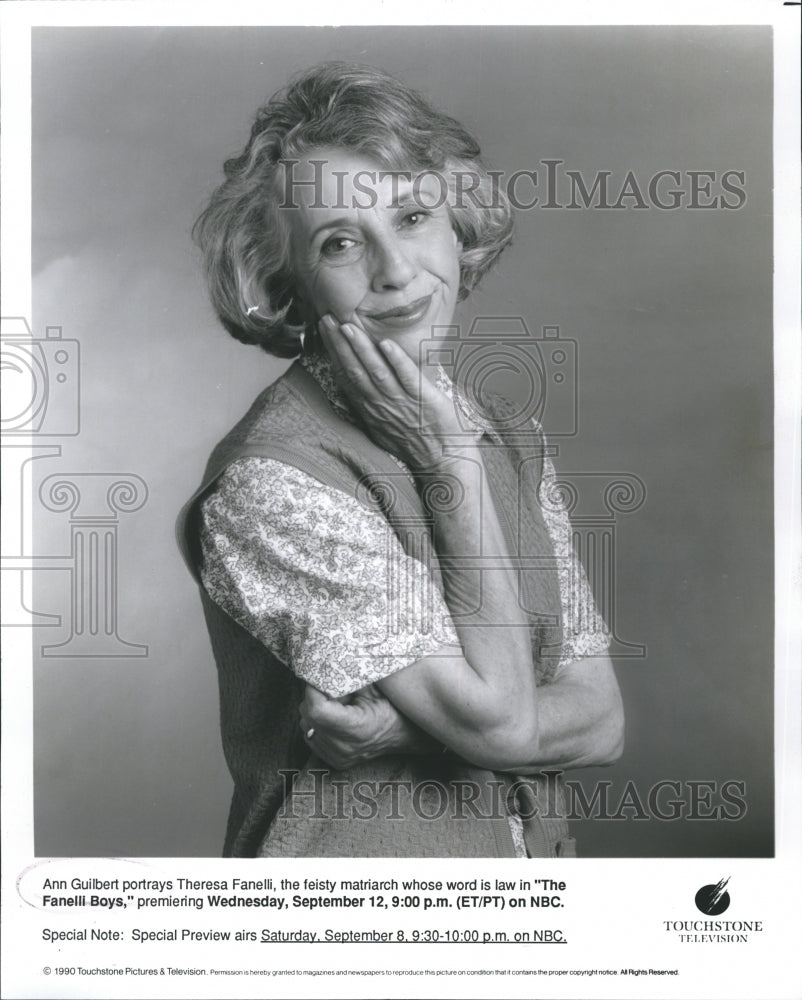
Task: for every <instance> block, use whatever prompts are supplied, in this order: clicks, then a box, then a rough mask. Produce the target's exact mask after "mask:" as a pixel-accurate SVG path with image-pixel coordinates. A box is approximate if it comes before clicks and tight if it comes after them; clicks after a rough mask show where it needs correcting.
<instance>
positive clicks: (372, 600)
mask: <svg viewBox="0 0 802 1000" xmlns="http://www.w3.org/2000/svg"><path fill="white" fill-rule="evenodd" d="M201 546H202V552H203V566H202V571H201V578H202V581H203V585H204V587H205V589H206V591H207V592H208V594H209V596H210V597H211V598H212V600H214V601H215V602H216V603H217V604H219V605H220V607H222V608H223V609H224V610H225V611H226V612H227V613H228V614H230V615H231V616H232V617H233V618H234V619H235V620H236V621H237V622H239V624H240V625H242V626H243V627H244V628H246V629H247V630H248V631H249V632H250V633H251V634H252V635H254V636H256V637H257V638H258V639H259V640H260V641H261V642H263V643H264V645H265V646H267V647H268V648H269V649H270V650H271V651H272V652H273V653H274V654H275V655H276V656H277V657H278V658H279V659H280V660H281V661H282V662H284V663H285V664H286V665H287V666H288V667H289V668H290V669H291V670H292V671H293V672H294V673H295V674H297V675H298V676H299V677H301V678H303V679H304V680H305V681H307V682H308V683H310V684H312V685H314V686H315V687H317V688H319V689H320V690H322V691H324V692H325V693H326V694H329V695H331V696H333V697H339V696H342V695H346V694H350V693H351V692H353V691H356V690H358V689H359V688H362V687H364V686H365V685H367V684H371V683H373V682H375V681H377V680H381V679H382V678H383V677H387V676H389V675H390V674H393V673H395V672H396V671H398V670H400V669H402V668H403V667H406V666H409V665H410V664H412V663H414V662H415V661H416V660H418V659H420V658H421V657H423V656H426V655H428V654H431V653H435V652H437V651H439V650H442V648H443V646H449V645H451V646H453V645H454V644H457V645H458V644H459V640H458V638H457V635H456V632H455V630H454V626H453V624H452V622H451V618H450V615H449V612H448V608H447V607H446V604H445V601H444V600H443V597H442V595H441V593H440V591H439V589H438V588H437V587H436V586H435V585H434V582H433V579H432V575H431V573H430V572H429V570H428V568H427V567H426V566H425V565H424V563H423V562H421V561H419V560H418V559H415V558H412V557H410V556H408V555H407V554H406V553H405V551H404V549H403V548H402V546H401V544H400V542H399V541H398V539H397V537H396V535H395V532H394V531H393V530H392V528H391V526H390V525H389V524H388V523H387V522H386V521H385V519H384V518H383V517H382V516H381V515H380V514H378V513H376V512H374V511H371V510H368V509H367V508H365V507H363V506H362V505H361V504H360V503H359V502H358V501H357V500H356V499H354V498H353V497H349V496H348V495H347V494H345V493H343V492H342V491H340V490H337V489H335V488H333V487H329V486H326V485H324V484H323V483H320V482H319V481H318V480H316V479H314V478H313V477H312V476H309V475H307V474H306V473H304V472H302V471H300V470H299V469H296V468H295V467H294V466H291V465H286V464H285V463H282V462H278V461H274V460H272V459H262V458H244V459H239V460H238V461H236V462H234V463H232V465H230V466H229V467H228V469H227V470H226V471H225V472H224V473H223V475H222V476H221V477H220V478H219V480H218V481H217V484H216V486H215V489H214V491H213V492H212V493H211V494H210V495H208V496H207V497H206V499H205V500H204V501H203V503H202V506H201Z"/></svg>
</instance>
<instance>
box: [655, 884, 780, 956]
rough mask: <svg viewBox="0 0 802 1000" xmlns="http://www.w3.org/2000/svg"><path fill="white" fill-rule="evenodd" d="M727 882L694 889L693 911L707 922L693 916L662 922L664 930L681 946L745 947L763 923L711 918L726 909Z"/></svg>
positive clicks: (728, 900) (761, 931)
mask: <svg viewBox="0 0 802 1000" xmlns="http://www.w3.org/2000/svg"><path fill="white" fill-rule="evenodd" d="M728 882H729V878H725V879H721V881H720V882H716V883H715V885H714V884H713V883H710V884H709V885H703V886H702V888H701V889H699V890H697V892H696V895H695V896H694V902H695V903H696V909H697V910H699V911H700V912H701V913H703V914H704V916H705V917H706V918H707V919H700V918H699V917H696V918H695V919H694V920H663V921H661V923H662V924H663V929H664V930H665V931H667V932H668V933H670V934H676V935H677V939H678V940H679V941H680V942H681V943H682V944H705V945H713V944H746V943H747V942H748V941H751V940H752V938H753V937H754V935H755V934H762V933H763V930H764V928H763V921H762V920H752V919H748V920H716V919H711V918H715V917H717V916H719V915H720V914H722V913H724V911H725V910H727V909H728V908H729V905H730V894H729V893H728V892H727V883H728ZM686 898H687V897H686Z"/></svg>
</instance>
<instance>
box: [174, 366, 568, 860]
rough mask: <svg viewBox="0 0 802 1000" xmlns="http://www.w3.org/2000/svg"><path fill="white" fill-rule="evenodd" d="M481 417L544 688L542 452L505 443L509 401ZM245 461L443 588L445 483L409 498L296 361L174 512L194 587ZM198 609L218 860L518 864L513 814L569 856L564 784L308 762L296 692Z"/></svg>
mask: <svg viewBox="0 0 802 1000" xmlns="http://www.w3.org/2000/svg"><path fill="white" fill-rule="evenodd" d="M486 410H487V413H488V415H489V417H490V418H491V420H492V421H493V425H494V428H495V430H496V431H497V432H498V434H499V436H500V438H501V440H502V441H503V442H504V444H503V446H500V445H497V444H493V443H492V442H491V441H490V439H489V437H488V436H487V435H485V436H484V437H483V438H482V440H481V442H480V448H481V451H482V458H483V464H484V468H485V470H486V475H487V479H488V482H489V486H490V490H491V493H492V498H493V502H494V504H495V507H496V510H497V512H498V516H499V520H500V522H501V524H502V528H503V530H504V533H505V538H506V541H507V544H508V551H509V554H510V555H511V556H512V557H513V558H514V559H518V560H519V562H518V564H517V576H518V583H519V587H518V599H519V603H520V606H521V608H522V609H523V610H524V611H525V613H526V615H527V618H528V621H529V625H530V635H531V639H532V653H533V662H534V664H535V670H536V673H537V681H538V683H539V684H540V683H547V682H548V681H549V680H550V678H551V675H552V674H553V671H554V669H555V667H556V664H557V662H558V660H559V655H560V649H561V642H562V624H561V612H560V593H559V583H558V579H557V573H556V563H555V557H554V551H553V547H552V545H551V541H550V538H549V536H548V532H547V530H546V527H545V524H544V521H543V516H542V512H541V509H540V506H539V503H538V489H539V486H540V480H541V474H542V459H543V449H542V445H541V444H539V443H537V442H536V443H534V444H532V443H531V442H529V441H528V440H527V438H526V436H521V435H518V437H519V438H521V440H519V441H516V440H515V435H514V434H511V433H508V432H507V431H505V429H504V423H505V419H506V418H507V417H508V416H509V412H510V411H509V406H508V404H505V403H504V401H503V400H500V399H494V400H491V401H489V403H488V404H487V406H486ZM246 457H258V458H269V459H276V460H278V461H281V462H285V463H287V464H290V465H293V466H295V467H296V468H298V469H300V470H301V471H303V472H305V473H307V474H308V475H310V476H312V477H314V478H315V479H317V480H318V481H320V482H321V483H323V484H325V485H327V486H329V487H333V488H335V489H338V490H341V491H342V492H343V493H345V494H347V495H348V496H350V497H353V498H355V499H356V500H357V501H359V502H360V503H361V504H363V505H364V506H366V507H367V508H368V509H370V510H372V511H374V512H377V513H379V514H381V515H382V516H383V517H384V518H385V519H386V520H387V522H388V523H389V524H390V525H391V527H392V529H393V531H394V532H395V534H396V536H397V538H398V540H399V542H400V543H401V545H402V547H403V548H404V551H405V552H406V553H407V555H409V556H412V557H414V558H418V559H424V560H425V562H426V565H427V566H428V568H429V571H430V573H431V576H432V578H433V581H434V584H435V585H436V586H438V587H440V588H441V589H442V579H441V572H440V567H439V564H438V559H437V552H436V545H435V540H434V539H433V537H432V530H433V518H432V516H431V511H432V509H433V506H434V505H436V504H440V505H441V507H440V509H441V510H445V511H447V509H448V507H447V505H448V504H449V503H453V502H455V498H454V496H453V495H449V494H450V491H449V489H448V487H447V484H446V486H445V488H444V486H443V483H442V481H438V483H437V484H434V483H433V484H432V489H431V490H427V488H426V483H425V481H424V482H423V483H421V482H418V484H417V488H416V483H415V481H413V480H412V478H411V477H410V476H409V474H408V473H407V472H406V471H404V470H403V469H402V468H401V467H400V466H399V464H398V463H397V462H396V461H395V460H394V459H393V457H392V456H391V455H389V454H388V453H387V452H385V451H384V450H382V449H381V448H379V447H377V446H376V445H375V444H374V443H373V442H372V441H371V440H370V438H369V437H368V436H367V435H366V434H365V433H364V432H363V431H362V430H361V429H360V428H359V427H358V426H356V425H355V424H352V423H350V422H349V421H347V420H345V419H342V418H341V417H339V416H338V415H337V414H336V413H335V411H334V410H333V409H332V407H331V405H330V403H329V402H328V400H327V398H326V396H325V394H324V393H323V391H322V389H321V387H320V386H319V385H318V383H317V382H316V381H315V379H314V378H313V377H312V376H311V375H310V374H309V373H308V372H307V371H306V370H305V369H304V368H303V367H302V366H301V365H300V364H299V363H297V362H296V363H295V364H294V365H292V366H291V368H290V369H289V370H288V371H287V372H286V373H285V374H284V375H283V376H282V377H281V378H280V379H278V380H277V381H276V382H275V383H274V384H273V385H271V386H270V387H269V388H268V389H266V390H265V391H264V392H263V393H261V395H260V396H259V397H258V398H257V399H256V401H255V402H254V404H253V406H252V407H251V408H250V410H249V411H248V413H247V414H246V415H245V416H244V417H243V418H242V420H240V421H239V423H238V424H237V425H236V426H235V427H234V428H233V429H232V430H231V431H230V432H229V433H228V434H227V435H226V436H225V438H223V440H222V441H221V442H220V443H219V444H218V445H217V447H216V448H215V449H214V450H213V452H212V454H211V457H210V459H209V462H208V464H207V467H206V472H205V474H204V477H203V481H202V483H201V485H200V487H199V488H198V489H197V490H196V491H195V493H194V494H193V496H192V497H191V498H190V500H189V501H188V502H187V504H186V505H185V506H184V508H183V509H182V511H181V514H180V515H179V519H178V525H177V536H178V542H179V546H180V548H181V551H182V553H183V555H184V558H185V560H186V562H187V565H188V566H189V569H190V571H191V572H192V574H193V576H194V577H195V579H196V580H197V581H198V583H199V584H200V583H201V580H200V574H199V568H200V565H201V552H200V532H199V525H198V513H199V507H200V503H201V501H202V500H203V497H204V496H205V495H206V494H207V493H208V492H209V491H210V490H211V489H212V488H213V485H214V483H215V481H216V480H217V479H218V477H219V476H220V475H221V474H222V473H223V471H224V470H225V469H226V468H227V467H228V466H229V465H230V464H231V463H232V462H234V461H236V460H238V459H240V458H246ZM419 491H420V493H419ZM422 496H424V497H426V504H425V505H424V502H423V500H422V499H421V497H422ZM458 500H459V498H458V497H457V498H456V502H458ZM443 505H445V506H443ZM265 518H266V520H267V521H269V511H266V512H265ZM466 571H467V572H478V571H479V569H477V568H476V567H471V568H469V569H467V570H466ZM201 598H202V603H203V609H204V614H205V618H206V623H207V627H208V630H209V636H210V639H211V643H212V649H213V652H214V656H215V660H216V663H217V668H218V681H219V688H220V722H221V731H222V741H223V750H224V753H225V757H226V762H227V764H228V767H229V770H230V772H231V775H232V777H233V779H234V794H233V799H232V802H231V808H230V811H229V818H228V827H227V832H226V838H225V845H224V851H223V853H224V856H226V857H254V856H260V857H346V856H347V857H512V856H514V849H513V844H512V838H511V834H510V829H509V824H508V822H507V811H508V809H510V808H513V809H514V810H516V811H518V813H519V814H520V815H521V817H522V818H523V820H524V830H525V838H526V843H527V849H528V852H529V854H530V855H531V856H539V857H548V856H559V855H567V854H572V853H573V841H572V840H571V838H569V837H568V830H567V824H566V821H565V819H564V815H565V800H564V795H563V789H562V784H561V781H560V779H559V777H558V776H557V772H544V773H543V774H541V775H536V776H534V777H530V778H527V779H519V778H516V777H515V776H511V775H506V774H499V773H494V772H492V771H488V770H485V769H482V768H477V767H473V766H472V765H469V764H467V763H466V762H464V761H462V760H461V759H460V758H457V757H456V756H454V755H452V754H449V753H444V754H442V755H440V756H436V757H431V756H427V757H418V756H414V755H408V754H396V755H386V756H383V757H381V758H377V759H375V760H372V761H367V762H364V763H360V764H358V765H355V766H353V767H351V768H348V769H346V770H340V771H334V770H331V769H329V768H328V766H327V765H326V764H325V763H324V762H323V761H321V760H320V759H319V758H317V757H316V756H315V755H314V754H311V755H310V751H309V748H308V747H307V745H306V744H305V742H304V741H303V739H302V737H301V734H300V730H299V704H300V701H301V699H302V697H303V688H304V683H303V681H302V680H300V679H299V678H297V677H296V676H295V675H294V674H293V673H292V672H291V670H290V669H288V667H287V666H286V665H285V664H283V663H282V662H281V661H279V660H278V659H277V658H276V657H275V656H274V655H273V654H272V653H271V652H270V650H269V649H267V648H266V647H265V646H264V645H263V644H262V643H261V642H260V641H259V640H257V639H256V638H255V637H253V636H252V635H251V634H250V633H249V632H247V630H246V629H244V628H243V627H242V626H240V625H239V624H238V623H237V622H236V621H234V619H233V618H231V617H230V616H229V615H228V614H227V613H226V612H225V611H223V610H222V609H221V608H220V607H219V606H218V605H217V604H215V603H214V602H213V601H212V600H211V599H210V597H209V596H208V594H206V592H205V591H204V590H203V587H202V585H201Z"/></svg>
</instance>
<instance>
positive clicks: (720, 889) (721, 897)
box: [696, 878, 730, 917]
mask: <svg viewBox="0 0 802 1000" xmlns="http://www.w3.org/2000/svg"><path fill="white" fill-rule="evenodd" d="M728 882H729V879H728V878H725V879H722V880H721V881H720V882H716V884H715V885H703V886H702V888H701V889H700V890H699V891H698V892H697V893H696V908H697V910H701V911H702V913H706V914H707V915H708V916H711V917H715V916H718V914H719V913H723V912H724V911H725V910H726V909H727V908H728V907H729V905H730V894H729V893H728V892H727V891H726V887H727V883H728Z"/></svg>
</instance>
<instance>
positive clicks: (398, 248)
mask: <svg viewBox="0 0 802 1000" xmlns="http://www.w3.org/2000/svg"><path fill="white" fill-rule="evenodd" d="M417 272H418V267H417V263H416V261H415V257H414V254H413V253H412V252H411V251H410V248H409V247H406V246H405V245H404V243H403V241H402V240H400V239H399V238H398V237H397V236H396V235H395V234H393V235H388V236H386V237H384V238H383V239H382V240H380V241H377V242H376V244H375V246H374V253H373V273H372V275H371V288H372V290H373V291H374V292H386V291H392V289H394V288H405V287H406V286H407V285H408V284H409V283H410V282H411V281H412V279H413V278H414V277H415V275H416V274H417Z"/></svg>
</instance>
